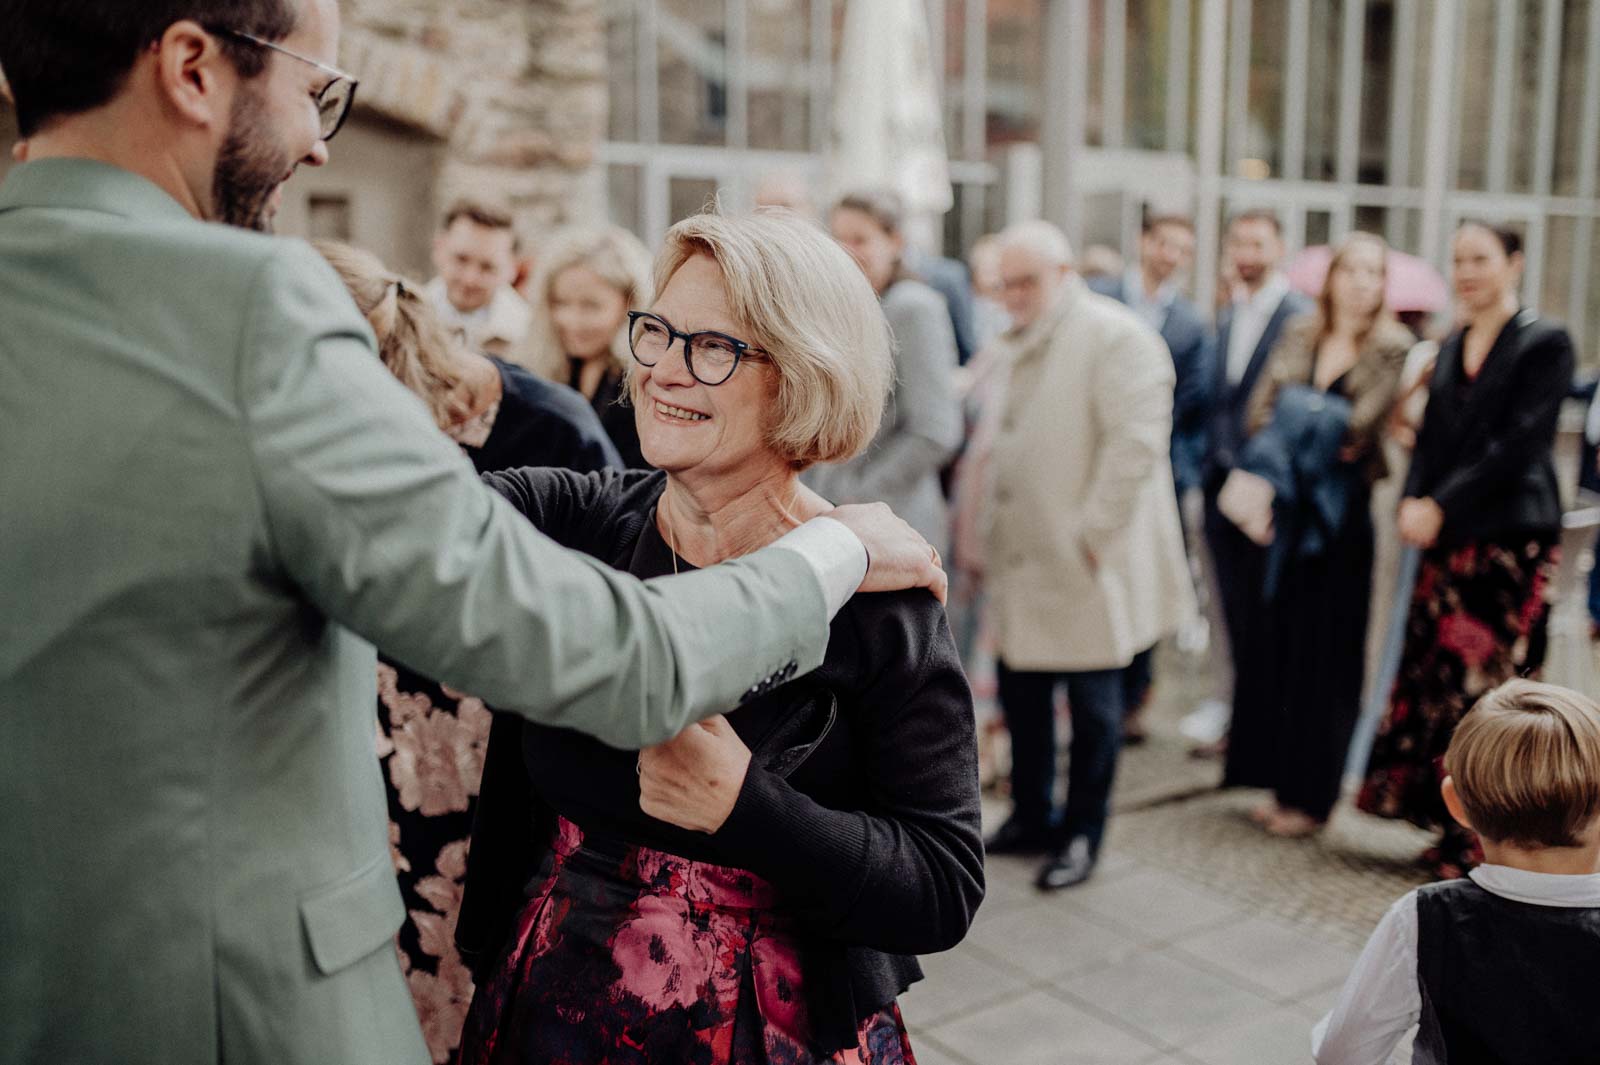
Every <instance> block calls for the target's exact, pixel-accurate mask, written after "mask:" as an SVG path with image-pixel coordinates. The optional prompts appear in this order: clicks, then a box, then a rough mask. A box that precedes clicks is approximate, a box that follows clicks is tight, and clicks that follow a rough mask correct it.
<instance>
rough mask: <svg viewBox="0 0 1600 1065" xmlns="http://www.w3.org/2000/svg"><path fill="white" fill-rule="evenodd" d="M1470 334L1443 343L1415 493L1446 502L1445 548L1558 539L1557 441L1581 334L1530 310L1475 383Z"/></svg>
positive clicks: (1409, 489) (1421, 438)
mask: <svg viewBox="0 0 1600 1065" xmlns="http://www.w3.org/2000/svg"><path fill="white" fill-rule="evenodd" d="M1465 338H1466V330H1457V331H1456V332H1455V333H1452V334H1451V335H1450V337H1449V338H1448V339H1446V340H1445V342H1444V343H1443V344H1442V345H1441V346H1440V348H1439V357H1438V361H1437V363H1436V367H1435V369H1434V373H1433V383H1432V384H1431V385H1430V387H1429V389H1428V407H1427V412H1426V413H1425V414H1424V415H1423V421H1422V429H1421V431H1420V432H1419V433H1418V435H1417V449H1416V453H1415V454H1414V455H1413V456H1412V459H1411V470H1410V473H1409V474H1408V475H1407V477H1406V487H1405V494H1406V496H1407V497H1409V498H1413V499H1420V498H1424V497H1431V498H1432V499H1433V501H1434V502H1435V503H1437V504H1439V506H1440V508H1442V509H1443V511H1444V527H1443V529H1442V530H1441V531H1440V536H1439V542H1440V544H1441V545H1443V546H1459V545H1462V544H1466V543H1475V542H1480V541H1498V540H1503V539H1506V538H1510V537H1522V536H1530V535H1531V536H1543V537H1554V536H1556V535H1558V534H1559V531H1560V529H1561V489H1560V486H1559V484H1558V483H1557V481H1556V470H1555V462H1554V460H1553V458H1552V456H1551V449H1552V445H1553V444H1554V441H1555V434H1556V422H1557V419H1558V418H1559V416H1560V413H1561V402H1562V400H1564V399H1565V398H1566V396H1567V392H1568V390H1569V389H1570V387H1571V384H1572V366H1573V353H1572V338H1571V337H1570V336H1568V335H1567V331H1566V330H1565V329H1563V328H1562V327H1561V326H1559V325H1557V324H1556V323H1554V322H1551V321H1548V320H1546V319H1542V318H1540V317H1539V316H1538V315H1536V314H1535V313H1534V312H1532V311H1528V310H1524V311H1520V312H1518V313H1517V314H1516V315H1515V316H1514V317H1512V319H1511V320H1510V321H1509V322H1507V323H1506V325H1505V328H1503V329H1502V330H1501V331H1500V335H1499V336H1498V337H1496V338H1495V342H1494V345H1493V347H1492V348H1490V351H1489V356H1488V358H1486V359H1485V360H1484V363H1483V366H1482V368H1481V369H1479V371H1478V376H1477V378H1476V379H1475V380H1472V381H1468V380H1467V378H1466V372H1465V370H1464V368H1463V366H1462V355H1463V348H1464V345H1465Z"/></svg>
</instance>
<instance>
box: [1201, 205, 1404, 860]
mask: <svg viewBox="0 0 1600 1065" xmlns="http://www.w3.org/2000/svg"><path fill="white" fill-rule="evenodd" d="M1387 278H1388V246H1387V245H1385V244H1384V242H1383V241H1382V240H1381V239H1380V238H1378V237H1376V236H1373V235H1372V234H1370V233H1355V234H1352V235H1351V236H1350V237H1349V238H1348V239H1346V240H1345V241H1344V243H1343V244H1341V245H1340V246H1339V248H1338V249H1337V250H1336V251H1335V253H1334V256H1333V260H1332V262H1331V263H1330V265H1329V267H1328V277H1327V281H1326V282H1325V283H1324V284H1323V288H1322V293H1321V296H1320V298H1319V301H1318V306H1317V309H1316V311H1314V312H1312V313H1311V314H1308V315H1305V316H1303V317H1302V318H1300V319H1299V320H1298V321H1295V322H1292V323H1290V325H1289V326H1288V328H1287V329H1285V331H1284V334H1283V338H1282V339H1281V340H1280V341H1279V342H1278V343H1277V345H1276V346H1274V348H1273V349H1272V353H1271V354H1270V355H1269V356H1268V359H1269V361H1268V363H1267V368H1266V371H1265V372H1264V373H1263V374H1262V377H1261V381H1260V383H1259V384H1257V386H1256V388H1255V391H1254V392H1253V393H1252V395H1251V399H1250V408H1249V413H1248V416H1247V425H1248V428H1249V430H1250V432H1251V433H1252V434H1256V433H1260V432H1261V431H1262V430H1264V429H1266V428H1267V427H1268V425H1269V423H1271V422H1272V421H1273V419H1274V415H1275V414H1276V413H1277V407H1278V404H1279V402H1280V399H1283V398H1284V397H1285V396H1286V393H1287V392H1288V391H1290V390H1299V394H1300V396H1301V397H1302V399H1303V400H1305V401H1307V402H1310V403H1311V404H1313V405H1317V406H1322V405H1324V404H1325V403H1326V404H1334V403H1335V401H1338V402H1337V409H1338V410H1339V411H1341V412H1343V421H1344V428H1343V432H1342V433H1341V434H1339V435H1338V436H1337V437H1335V436H1332V435H1330V436H1329V437H1328V440H1329V443H1328V445H1327V447H1328V448H1329V451H1328V453H1327V454H1326V456H1325V457H1324V461H1322V462H1321V463H1318V464H1314V465H1306V466H1302V467H1301V468H1300V470H1299V471H1298V472H1299V478H1298V483H1297V485H1296V491H1295V498H1294V502H1293V504H1292V506H1278V507H1275V508H1274V509H1275V515H1274V525H1275V531H1274V535H1275V537H1281V538H1284V540H1285V542H1283V543H1281V544H1275V545H1274V546H1275V550H1276V551H1278V552H1279V553H1280V555H1281V559H1282V561H1281V562H1280V563H1279V565H1280V566H1281V569H1280V571H1279V573H1278V577H1277V580H1276V582H1275V585H1274V588H1273V598H1272V602H1271V604H1270V605H1269V606H1268V608H1267V609H1268V610H1270V611H1271V612H1272V615H1273V623H1272V624H1271V626H1270V629H1271V632H1272V634H1273V639H1274V641H1275V642H1276V652H1277V653H1276V654H1275V655H1272V656H1268V657H1265V658H1263V659H1262V664H1263V667H1264V668H1265V669H1269V670H1271V676H1269V677H1265V678H1261V680H1262V681H1264V682H1265V683H1267V684H1269V685H1270V686H1271V692H1270V695H1269V696H1267V697H1264V698H1263V699H1262V700H1260V702H1259V704H1258V705H1260V706H1262V707H1263V708H1265V709H1266V710H1267V712H1268V713H1269V714H1270V717H1269V719H1268V720H1266V721H1264V722H1263V723H1262V727H1261V728H1260V729H1251V728H1249V727H1248V723H1247V722H1236V723H1235V727H1234V731H1233V742H1232V743H1231V744H1230V745H1229V752H1228V757H1229V765H1230V772H1231V773H1232V774H1233V775H1232V777H1231V778H1230V779H1235V780H1238V781H1240V782H1244V781H1249V782H1250V783H1259V784H1263V785H1266V786H1269V787H1271V788H1272V789H1273V798H1272V800H1271V801H1270V802H1268V803H1267V804H1266V805H1264V806H1262V807H1260V808H1258V809H1257V810H1256V811H1255V812H1254V817H1255V819H1256V820H1257V821H1258V822H1259V823H1260V824H1261V825H1262V826H1263V827H1265V828H1266V830H1267V831H1268V832H1270V833H1272V834H1274V835H1279V836H1305V835H1310V834H1311V833H1313V832H1316V831H1317V830H1319V829H1320V828H1321V827H1322V826H1323V824H1324V823H1326V821H1327V820H1328V815H1329V814H1330V813H1331V812H1332V810H1333V807H1334V804H1335V803H1336V802H1337V801H1338V798H1339V790H1340V783H1341V781H1342V779H1343V774H1344V764H1345V756H1346V754H1347V752H1348V749H1349V745H1350V735H1351V732H1352V731H1353V730H1354V728H1355V722H1356V718H1357V717H1358V716H1359V714H1360V710H1361V689H1362V682H1363V678H1364V675H1365V661H1366V640H1367V620H1368V609H1369V604H1370V602H1371V598H1372V567H1373V545H1374V539H1375V538H1374V532H1373V524H1372V486H1373V484H1375V483H1376V482H1377V481H1379V480H1382V479H1383V478H1384V477H1386V476H1387V475H1388V473H1389V469H1388V464H1387V462H1386V461H1385V458H1384V453H1383V434H1384V431H1385V429H1386V427H1387V424H1388V416H1389V411H1390V409H1391V408H1392V407H1393V405H1394V401H1395V396H1396V393H1397V390H1398V388H1399V382H1400V371H1401V368H1402V367H1403V365H1404V363H1405V356H1406V351H1407V349H1408V347H1409V346H1410V342H1411V334H1410V333H1409V332H1408V331H1407V330H1406V328H1405V327H1404V326H1403V325H1401V324H1400V322H1399V321H1398V319H1396V318H1395V316H1394V314H1393V313H1392V312H1391V311H1390V310H1389V309H1388V307H1387V305H1386V304H1385V301H1384V287H1385V284H1386V282H1387ZM1296 457H1297V458H1300V459H1302V460H1304V458H1305V457H1306V456H1305V455H1304V454H1301V455H1298V456H1296ZM1330 499H1332V500H1337V502H1338V506H1337V512H1335V511H1334V510H1333V509H1330V508H1329V507H1328V506H1327V505H1326V503H1327V501H1328V500H1330ZM1243 682H1245V683H1252V682H1255V681H1254V679H1252V678H1245V679H1244V681H1243ZM1240 725H1245V726H1246V727H1244V728H1241V727H1239V726H1240Z"/></svg>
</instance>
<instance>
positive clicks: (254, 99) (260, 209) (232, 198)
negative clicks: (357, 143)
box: [211, 88, 291, 233]
mask: <svg viewBox="0 0 1600 1065" xmlns="http://www.w3.org/2000/svg"><path fill="white" fill-rule="evenodd" d="M263 110H264V108H263V107H262V105H261V99H260V97H259V96H257V95H256V94H255V93H253V92H251V91H249V89H247V88H241V90H240V92H239V95H238V97H237V98H236V99H235V100H234V104H233V114H231V115H230V116H229V121H228V136H227V138H226V139H225V140H224V141H223V143H222V151H221V152H220V153H219V154H218V155H217V167H216V170H215V172H214V173H213V175H212V179H211V209H212V215H213V217H215V218H216V220H217V221H219V222H222V223H224V224H225V225H230V226H238V227H239V228H241V229H253V230H256V231H257V232H260V233H270V232H272V210H271V206H270V201H271V199H272V192H273V190H274V189H276V188H277V187H278V186H279V185H280V184H282V182H283V177H284V175H285V174H287V173H288V172H289V170H290V169H291V164H290V161H289V160H288V159H286V158H284V155H283V153H281V152H276V151H274V150H273V149H272V147H271V136H270V131H269V128H268V125H267V122H266V120H265V119H264V117H263V114H262V112H263Z"/></svg>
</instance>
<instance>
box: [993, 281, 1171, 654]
mask: <svg viewBox="0 0 1600 1065" xmlns="http://www.w3.org/2000/svg"><path fill="white" fill-rule="evenodd" d="M998 343H999V344H1001V345H1002V346H1003V351H1002V357H1005V358H1008V359H1009V360H1010V363H1011V380H1010V386H1009V387H1008V389H1007V390H1006V396H1005V399H1004V403H1005V408H1004V410H1005V413H1004V415H1003V416H1002V418H1001V426H1000V431H999V436H998V438H997V439H996V441H995V444H994V457H993V460H992V471H993V472H992V477H991V482H990V483H991V485H992V489H991V491H992V500H991V504H990V506H989V507H988V508H987V510H988V514H989V520H988V522H987V529H986V540H987V584H988V587H989V589H990V593H991V599H990V607H991V611H992V617H993V622H994V626H995V633H996V636H997V639H998V644H999V651H1000V657H1001V659H1003V660H1004V662H1005V663H1006V665H1007V666H1009V667H1011V668H1012V669H1021V670H1040V671H1056V670H1060V671H1083V670H1095V669H1115V668H1120V667H1122V666H1126V665H1127V664H1128V663H1129V662H1130V661H1131V660H1132V659H1133V656H1134V655H1136V654H1138V653H1139V652H1140V651H1143V650H1145V649H1146V648H1148V647H1150V646H1152V645H1153V644H1155V643H1156V641H1158V640H1160V639H1161V638H1162V637H1163V636H1166V635H1167V634H1169V633H1171V632H1172V631H1174V630H1175V629H1176V628H1177V627H1178V625H1179V624H1181V623H1182V622H1183V620H1184V619H1185V618H1187V617H1189V616H1190V615H1191V614H1192V612H1193V610H1194V590H1193V586H1192V585H1191V583H1190V579H1189V569H1188V564H1187V562H1186V560H1185V557H1184V552H1183V533H1182V528H1181V526H1180V524H1179V520H1178V507H1177V499H1176V496H1175V494H1174V491H1173V487H1172V466H1171V463H1170V461H1169V460H1168V457H1167V448H1168V440H1169V437H1170V436H1171V432H1172V389H1173V384H1174V380H1175V375H1174V372H1173V368H1172V358H1171V356H1169V355H1168V354H1167V350H1166V346H1165V345H1164V344H1163V343H1162V341H1161V338H1160V337H1159V336H1158V335H1157V334H1156V333H1155V332H1153V331H1152V330H1151V329H1150V328H1149V327H1148V326H1146V325H1145V324H1144V323H1143V322H1141V321H1140V320H1139V319H1138V318H1137V317H1135V316H1134V314H1133V312H1131V311H1129V310H1128V309H1127V308H1126V307H1123V306H1122V305H1121V304H1119V303H1117V302H1116V301H1115V300H1113V299H1110V298H1108V297H1105V296H1100V295H1097V294H1095V293H1093V292H1090V291H1089V289H1088V287H1087V286H1086V285H1084V284H1083V282H1082V281H1081V280H1080V279H1079V278H1078V277H1076V276H1073V277H1071V278H1069V279H1068V281H1067V283H1066V286H1065V288H1064V289H1063V290H1062V292H1061V294H1060V297H1059V298H1058V300H1057V302H1056V304H1055V305H1054V306H1053V307H1052V308H1051V309H1050V310H1049V311H1047V312H1045V314H1044V316H1043V317H1042V318H1040V320H1039V321H1038V322H1035V323H1034V324H1033V325H1032V326H1030V327H1028V328H1026V329H1024V330H1022V331H1020V332H1019V333H1012V334H1007V335H1006V336H1005V337H1003V338H1001V340H1000V341H998Z"/></svg>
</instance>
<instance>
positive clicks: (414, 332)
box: [318, 244, 619, 1063]
mask: <svg viewBox="0 0 1600 1065" xmlns="http://www.w3.org/2000/svg"><path fill="white" fill-rule="evenodd" d="M318 250H319V251H320V252H321V253H322V255H323V257H324V258H326V259H327V260H328V261H329V262H330V263H331V264H332V265H333V267H334V269H335V270H336V271H337V272H338V273H339V276H340V278H341V279H342V280H343V281H344V283H345V287H346V288H348V289H349V290H350V294H351V296H352V297H353V298H354V299H355V301H356V305H357V306H358V307H359V308H360V309H361V311H362V313H363V314H365V315H366V316H367V320H368V322H370V323H371V325H372V328H373V332H374V334H375V335H376V337H377V341H378V354H379V356H380V357H381V358H382V359H383V362H384V365H385V366H387V367H388V368H389V369H390V371H391V372H393V373H394V375H395V377H396V378H398V379H399V380H400V381H401V382H402V383H403V384H405V385H406V386H407V387H408V388H410V389H411V390H412V391H413V392H414V393H416V395H417V396H418V398H420V399H421V400H422V401H423V402H424V403H426V404H427V406H428V408H429V410H430V411H431V412H432V413H433V416H434V420H435V421H436V422H437V423H438V425H439V428H440V429H442V430H443V431H444V432H445V433H446V434H448V435H449V436H450V437H451V438H452V439H454V440H455V441H456V442H457V443H458V444H460V445H461V450H462V451H463V452H464V453H465V454H466V456H467V458H468V459H470V460H471V462H472V464H473V466H474V467H476V468H477V470H478V472H479V473H485V472H490V471H494V470H503V469H510V468H514V467H517V466H565V467H570V468H572V469H578V470H585V471H587V470H598V469H605V468H608V467H611V466H616V465H618V464H619V463H618V460H617V455H616V452H615V451H614V450H612V447H611V444H610V443H609V442H608V441H607V439H606V436H605V432H604V430H603V429H601V427H600V423H599V421H598V420H597V419H596V418H595V416H594V413H593V412H592V411H591V410H590V409H589V405H588V404H587V403H585V402H583V400H582V398H581V397H579V396H578V395H577V394H576V393H574V392H572V391H571V390H569V389H566V388H563V387H562V386H560V385H557V384H553V383H551V382H548V381H545V380H542V379H541V378H539V377H537V376H536V375H534V374H532V373H529V372H528V371H526V370H523V369H521V368H520V367H516V366H513V365H511V364H509V363H507V362H504V361H502V360H500V359H496V358H493V357H491V356H488V355H482V354H478V353H476V352H473V351H469V350H467V349H465V348H464V347H461V346H460V345H458V344H457V343H456V342H455V341H453V340H452V339H451V335H450V333H449V332H448V331H447V330H446V329H445V328H444V327H443V326H442V325H441V324H440V323H439V322H438V321H437V319H436V318H435V317H434V312H433V310H432V308H431V307H430V306H429V304H428V301H427V300H426V299H425V298H423V295H422V288H421V286H419V285H415V284H413V283H410V282H407V281H406V280H404V279H403V278H401V277H399V276H398V275H396V274H394V273H392V272H390V271H389V270H388V269H386V268H385V267H384V265H383V263H381V262H380V261H379V260H378V259H377V258H376V257H375V256H373V255H370V254H368V253H367V252H364V251H359V250H357V249H355V248H350V247H346V246H344V245H338V244H319V245H318ZM490 718H491V714H490V711H489V710H488V708H486V707H485V706H484V704H483V703H482V701H480V700H478V699H474V698H472V697H471V696H468V695H465V694H463V693H462V692H458V691H455V690H453V689H451V688H448V687H446V686H444V685H442V684H439V683H437V682H435V681H433V680H430V679H429V678H427V677H424V676H421V675H419V674H417V673H413V672H412V671H411V670H409V669H407V668H406V667H405V666H402V665H400V664H399V663H397V662H393V661H391V660H389V659H386V658H380V660H379V663H378V754H379V757H380V759H381V761H382V765H383V778H384V785H385V787H386V788H387V790H388V793H389V842H390V845H391V848H392V850H393V854H394V860H395V869H396V872H397V873H398V875H399V879H400V891H401V895H402V897H403V898H404V899H405V903H406V922H405V924H404V925H402V926H401V928H400V936H399V948H400V963H401V967H402V968H403V969H404V970H405V974H406V982H407V984H408V986H409V987H410V989H411V996H412V1000H413V1001H414V1002H415V1003H416V1007H417V1017H418V1019H419V1020H420V1021H421V1023H422V1031H423V1035H424V1037H425V1038H426V1039H427V1042H428V1047H429V1050H430V1051H431V1052H432V1054H433V1060H434V1061H435V1062H441V1063H442V1062H446V1061H449V1060H450V1058H451V1057H452V1055H453V1054H454V1052H455V1049H456V1045H457V1042H458V1040H459V1038H460V1034H461V1024H462V1021H463V1020H464V1018H465V1017H466V1011H467V1005H468V1003H470V1002H471V1001H472V977H471V975H470V973H468V971H467V967H466V966H465V965H464V964H462V962H461V958H460V956H459V955H458V954H457V952H456V949H455V944H454V943H453V942H452V937H453V936H454V934H455V923H456V917H457V914H458V913H459V911H460V907H461V891H462V881H463V878H464V877H465V876H466V862H467V840H468V837H469V835H470V834H471V831H472V818H473V813H474V811H475V809H476V805H477V796H478V782H479V779H480V778H481V776H482V775H483V753H484V748H485V746H486V745H487V743H488V741H489V726H490Z"/></svg>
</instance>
